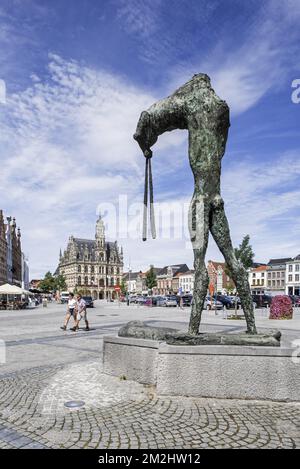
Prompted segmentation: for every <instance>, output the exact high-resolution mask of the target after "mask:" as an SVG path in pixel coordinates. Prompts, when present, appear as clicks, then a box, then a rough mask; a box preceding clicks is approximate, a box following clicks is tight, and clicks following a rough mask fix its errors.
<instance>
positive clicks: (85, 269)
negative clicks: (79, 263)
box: [84, 265, 88, 274]
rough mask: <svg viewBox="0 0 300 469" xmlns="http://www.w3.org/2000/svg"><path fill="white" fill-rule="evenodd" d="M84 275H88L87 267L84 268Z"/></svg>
mask: <svg viewBox="0 0 300 469" xmlns="http://www.w3.org/2000/svg"><path fill="white" fill-rule="evenodd" d="M84 273H85V274H87V273H88V266H87V265H85V266H84Z"/></svg>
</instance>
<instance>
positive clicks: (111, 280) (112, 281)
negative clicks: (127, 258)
mask: <svg viewBox="0 0 300 469" xmlns="http://www.w3.org/2000/svg"><path fill="white" fill-rule="evenodd" d="M110 285H111V287H113V286H114V279H113V277H112V278H111V279H110Z"/></svg>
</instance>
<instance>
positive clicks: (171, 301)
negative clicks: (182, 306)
mask: <svg viewBox="0 0 300 469" xmlns="http://www.w3.org/2000/svg"><path fill="white" fill-rule="evenodd" d="M177 304H178V303H177V297H176V296H175V295H172V296H171V295H170V296H166V300H165V306H175V307H176V306H177Z"/></svg>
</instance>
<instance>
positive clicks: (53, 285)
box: [39, 272, 67, 292]
mask: <svg viewBox="0 0 300 469" xmlns="http://www.w3.org/2000/svg"><path fill="white" fill-rule="evenodd" d="M65 288H67V284H66V279H65V277H64V276H63V275H58V276H57V277H54V276H53V275H52V274H51V272H47V273H46V274H45V277H44V278H43V280H41V282H40V283H39V289H40V290H42V291H43V292H53V291H56V290H64V289H65Z"/></svg>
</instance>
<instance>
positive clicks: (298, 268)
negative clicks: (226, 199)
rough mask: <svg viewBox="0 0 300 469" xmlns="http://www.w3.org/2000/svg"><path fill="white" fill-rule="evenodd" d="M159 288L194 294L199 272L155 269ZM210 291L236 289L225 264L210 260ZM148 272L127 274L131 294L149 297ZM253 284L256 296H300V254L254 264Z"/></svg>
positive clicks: (184, 266)
mask: <svg viewBox="0 0 300 469" xmlns="http://www.w3.org/2000/svg"><path fill="white" fill-rule="evenodd" d="M154 271H155V274H156V279H157V286H156V287H155V288H154V289H153V293H154V294H156V295H166V294H170V293H180V294H185V293H191V294H192V293H193V290H194V283H195V272H194V270H191V269H189V267H188V266H187V264H173V265H168V266H165V267H163V268H159V267H154ZM207 271H208V276H209V291H210V292H218V293H221V294H226V293H233V292H235V286H234V283H233V281H232V280H231V278H230V276H229V275H228V272H227V269H226V264H225V263H224V262H215V261H212V260H209V261H208V263H207ZM146 275H147V272H142V271H139V272H127V273H126V274H124V276H123V279H124V280H125V283H126V286H127V291H128V292H129V293H136V294H147V293H148V288H147V285H146ZM248 278H249V284H250V288H251V292H252V293H253V294H259V295H260V294H271V295H283V294H288V295H300V255H298V256H296V257H294V258H290V257H285V258H280V259H270V261H269V262H268V263H267V264H262V263H254V264H253V267H251V268H250V269H249V270H248Z"/></svg>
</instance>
